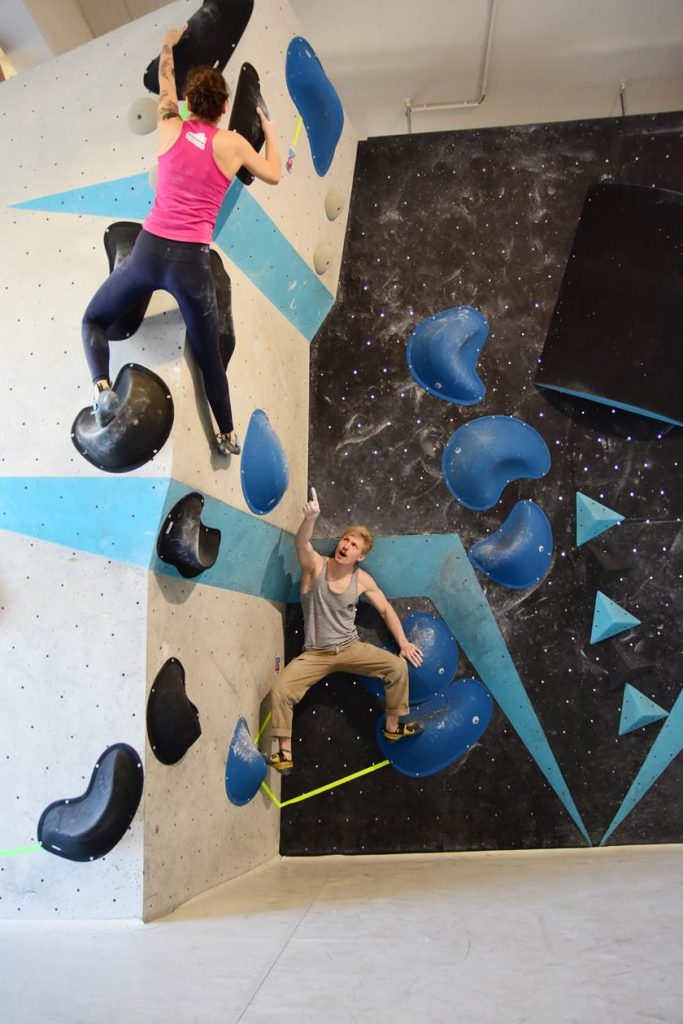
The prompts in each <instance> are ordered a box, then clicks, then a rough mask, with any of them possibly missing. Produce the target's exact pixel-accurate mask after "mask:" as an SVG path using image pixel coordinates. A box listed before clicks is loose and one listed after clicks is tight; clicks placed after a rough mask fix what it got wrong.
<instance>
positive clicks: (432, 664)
mask: <svg viewBox="0 0 683 1024" xmlns="http://www.w3.org/2000/svg"><path fill="white" fill-rule="evenodd" d="M403 631H404V633H405V635H406V636H407V637H408V639H409V640H410V642H411V643H413V644H415V645H416V646H417V647H419V648H420V650H421V651H422V657H423V661H422V664H421V665H420V667H419V668H415V667H414V666H413V665H410V664H409V665H408V675H409V677H410V691H409V692H410V703H411V704H413V703H418V702H420V701H424V700H427V698H428V697H432V696H433V695H434V694H435V693H438V692H439V691H440V690H443V689H444V687H446V686H447V685H448V684H449V683H450V682H452V681H453V678H454V676H455V673H456V672H457V671H458V645H457V643H456V641H455V637H454V636H453V634H452V633H451V631H450V629H449V628H448V626H447V625H446V623H445V622H444V621H443V619H441V618H439V617H438V616H437V615H432V613H431V612H413V614H412V615H408V616H407V618H405V619H404V620H403Z"/></svg>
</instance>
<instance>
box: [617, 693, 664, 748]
mask: <svg viewBox="0 0 683 1024" xmlns="http://www.w3.org/2000/svg"><path fill="white" fill-rule="evenodd" d="M668 714H669V712H668V711H665V710H664V708H660V706H659V704H655V702H654V701H653V700H650V698H649V697H646V696H645V694H644V693H641V692H640V690H636V688H635V686H631V684H630V683H627V684H626V686H625V687H624V703H623V704H622V706H621V720H620V722H619V735H620V736H623V735H624V733H626V732H633V730H634V729H642V727H643V726H644V725H651V724H652V722H658V721H659V720H660V718H666V716H667V715H668Z"/></svg>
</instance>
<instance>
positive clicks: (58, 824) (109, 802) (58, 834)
mask: <svg viewBox="0 0 683 1024" xmlns="http://www.w3.org/2000/svg"><path fill="white" fill-rule="evenodd" d="M143 778H144V773H143V769H142V763H141V760H140V756H139V754H138V753H137V752H136V751H135V750H134V749H133V748H132V747H129V746H128V745H127V744H126V743H115V744H114V745H113V746H111V747H107V749H106V750H105V751H104V753H103V754H102V756H101V757H100V758H99V760H98V762H97V764H96V765H95V768H94V769H93V773H92V777H91V779H90V784H89V786H88V788H87V790H86V791H85V793H83V795H82V796H79V797H76V798H75V799H64V800H56V801H55V802H54V803H52V804H49V806H48V807H46V808H45V810H44V811H43V813H42V814H41V816H40V821H39V822H38V840H39V842H40V843H42V845H43V848H44V849H45V850H47V851H48V852H49V853H54V854H55V855H56V856H57V857H65V858H66V859H67V860H76V861H88V860H97V858H98V857H104V856H105V854H107V853H109V851H110V850H112V849H113V848H114V847H115V846H116V844H117V843H118V842H119V841H120V840H121V839H122V838H123V836H124V834H125V832H126V830H127V829H128V827H129V825H130V823H131V821H132V820H133V818H134V817H135V812H136V811H137V809H138V806H139V804H140V799H141V797H142V785H143Z"/></svg>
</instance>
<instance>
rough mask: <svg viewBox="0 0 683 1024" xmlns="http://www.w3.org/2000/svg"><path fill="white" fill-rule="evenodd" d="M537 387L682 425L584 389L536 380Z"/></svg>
mask: <svg viewBox="0 0 683 1024" xmlns="http://www.w3.org/2000/svg"><path fill="white" fill-rule="evenodd" d="M536 384H537V385H538V387H539V388H547V389H548V391H559V392H560V393H561V394H563V395H573V396H574V398H585V399H586V400H587V401H589V402H597V403H598V405H608V406H610V408H612V409H623V410H624V412H634V413H636V414H637V415H638V416H647V418H648V419H651V420H661V422H662V423H671V424H672V425H673V426H674V427H683V420H672V419H670V418H669V417H668V416H663V415H662V414H661V413H658V412H652V410H650V409H643V408H641V406H639V405H629V404H628V403H627V402H615V401H614V399H613V398H601V397H600V395H589V394H588V393H587V392H585V391H572V389H571V388H560V387H558V386H557V385H556V384H542V383H541V381H536Z"/></svg>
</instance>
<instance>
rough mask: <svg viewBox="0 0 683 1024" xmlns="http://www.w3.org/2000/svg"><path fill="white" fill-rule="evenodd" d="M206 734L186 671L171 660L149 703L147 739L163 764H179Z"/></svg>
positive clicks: (158, 674)
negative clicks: (191, 697) (186, 677)
mask: <svg viewBox="0 0 683 1024" xmlns="http://www.w3.org/2000/svg"><path fill="white" fill-rule="evenodd" d="M201 734H202V727H201V725H200V724H199V712H198V711H197V708H196V707H195V705H194V704H193V703H192V701H191V700H190V699H189V697H188V696H187V693H186V690H185V669H184V668H183V666H182V665H181V663H180V662H179V661H178V659H177V658H169V659H168V661H166V662H165V663H164V664H163V665H162V666H161V668H160V669H159V671H158V672H157V676H156V679H155V680H154V682H153V683H152V689H151V690H150V692H149V697H148V699H147V737H148V739H149V745H150V747H151V748H152V750H153V752H154V756H155V757H156V758H157V760H158V761H161V763H162V764H177V762H178V761H180V759H181V758H182V757H183V756H184V755H185V754H186V753H187V751H188V750H189V749H190V747H191V746H192V744H193V743H195V742H196V741H197V740H198V739H199V737H200V736H201Z"/></svg>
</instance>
